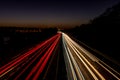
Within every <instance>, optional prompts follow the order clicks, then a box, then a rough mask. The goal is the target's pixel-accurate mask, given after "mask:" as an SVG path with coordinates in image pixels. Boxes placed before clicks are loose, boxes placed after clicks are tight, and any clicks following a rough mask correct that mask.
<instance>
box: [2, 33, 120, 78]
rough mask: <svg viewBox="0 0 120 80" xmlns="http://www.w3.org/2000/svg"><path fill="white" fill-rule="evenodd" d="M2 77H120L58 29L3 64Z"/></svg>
mask: <svg viewBox="0 0 120 80" xmlns="http://www.w3.org/2000/svg"><path fill="white" fill-rule="evenodd" d="M0 80H120V73H118V72H117V71H116V70H114V69H113V68H112V67H110V66H109V65H108V64H106V63H105V62H103V61H102V60H100V59H99V58H97V57H96V56H94V55H93V54H92V53H90V52H89V51H87V50H86V49H85V48H83V47H82V46H80V45H79V44H77V43H76V42H75V41H74V40H72V39H71V38H70V37H69V36H68V35H67V34H65V33H63V32H58V33H57V34H56V35H54V36H53V37H51V38H49V39H48V40H45V41H43V42H41V43H39V44H37V45H36V46H34V47H32V48H30V49H29V50H27V51H26V52H24V53H22V54H21V55H20V54H19V55H17V57H15V58H14V60H12V61H9V63H7V64H6V65H3V66H2V67H0Z"/></svg>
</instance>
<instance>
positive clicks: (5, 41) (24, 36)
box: [0, 27, 57, 66]
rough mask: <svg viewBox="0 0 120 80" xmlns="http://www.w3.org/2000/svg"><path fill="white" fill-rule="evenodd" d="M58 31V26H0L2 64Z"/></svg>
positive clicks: (0, 61) (0, 58)
mask: <svg viewBox="0 0 120 80" xmlns="http://www.w3.org/2000/svg"><path fill="white" fill-rule="evenodd" d="M56 33H57V29H56V28H45V29H44V28H34V27H33V28H26V27H0V66H2V65H3V64H5V63H6V62H7V61H9V60H10V59H11V58H12V57H14V56H16V55H17V54H19V53H20V52H21V51H23V50H24V49H27V48H30V47H32V46H34V45H36V44H37V43H40V42H42V41H44V40H46V39H48V38H50V37H51V36H53V35H55V34H56Z"/></svg>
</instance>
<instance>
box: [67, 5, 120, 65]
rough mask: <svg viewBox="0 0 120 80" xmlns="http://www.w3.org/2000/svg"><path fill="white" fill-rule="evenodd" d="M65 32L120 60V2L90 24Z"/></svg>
mask: <svg viewBox="0 0 120 80" xmlns="http://www.w3.org/2000/svg"><path fill="white" fill-rule="evenodd" d="M65 32H68V33H69V34H71V35H72V36H74V37H75V38H77V39H78V40H79V41H81V42H83V43H85V44H87V45H89V46H90V47H92V48H94V49H97V50H98V51H100V52H102V53H104V54H105V55H108V56H109V57H111V58H113V59H115V60H116V61H117V62H120V56H119V55H120V52H119V50H120V47H119V46H120V45H119V43H120V39H119V38H120V3H118V4H117V5H114V6H113V7H111V8H108V9H107V10H106V11H105V12H104V13H103V14H101V15H100V16H98V17H96V18H94V19H93V20H91V21H90V22H89V23H88V24H82V25H81V26H76V27H75V28H73V29H68V30H66V31H65ZM119 64H120V63H119Z"/></svg>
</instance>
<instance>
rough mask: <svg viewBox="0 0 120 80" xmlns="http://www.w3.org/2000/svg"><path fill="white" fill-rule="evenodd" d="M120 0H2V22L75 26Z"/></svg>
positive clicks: (0, 6) (0, 4)
mask: <svg viewBox="0 0 120 80" xmlns="http://www.w3.org/2000/svg"><path fill="white" fill-rule="evenodd" d="M118 2H119V0H54V1H53V0H0V25H19V26H20V25H22V26H23V25H34V26H39V25H42V26H46V25H47V26H56V25H59V26H61V25H63V26H75V25H80V24H82V23H86V22H88V21H89V20H90V19H92V18H94V17H96V16H99V15H100V14H101V13H103V12H104V11H105V10H106V9H107V8H109V7H111V6H112V5H115V4H117V3H118Z"/></svg>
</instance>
